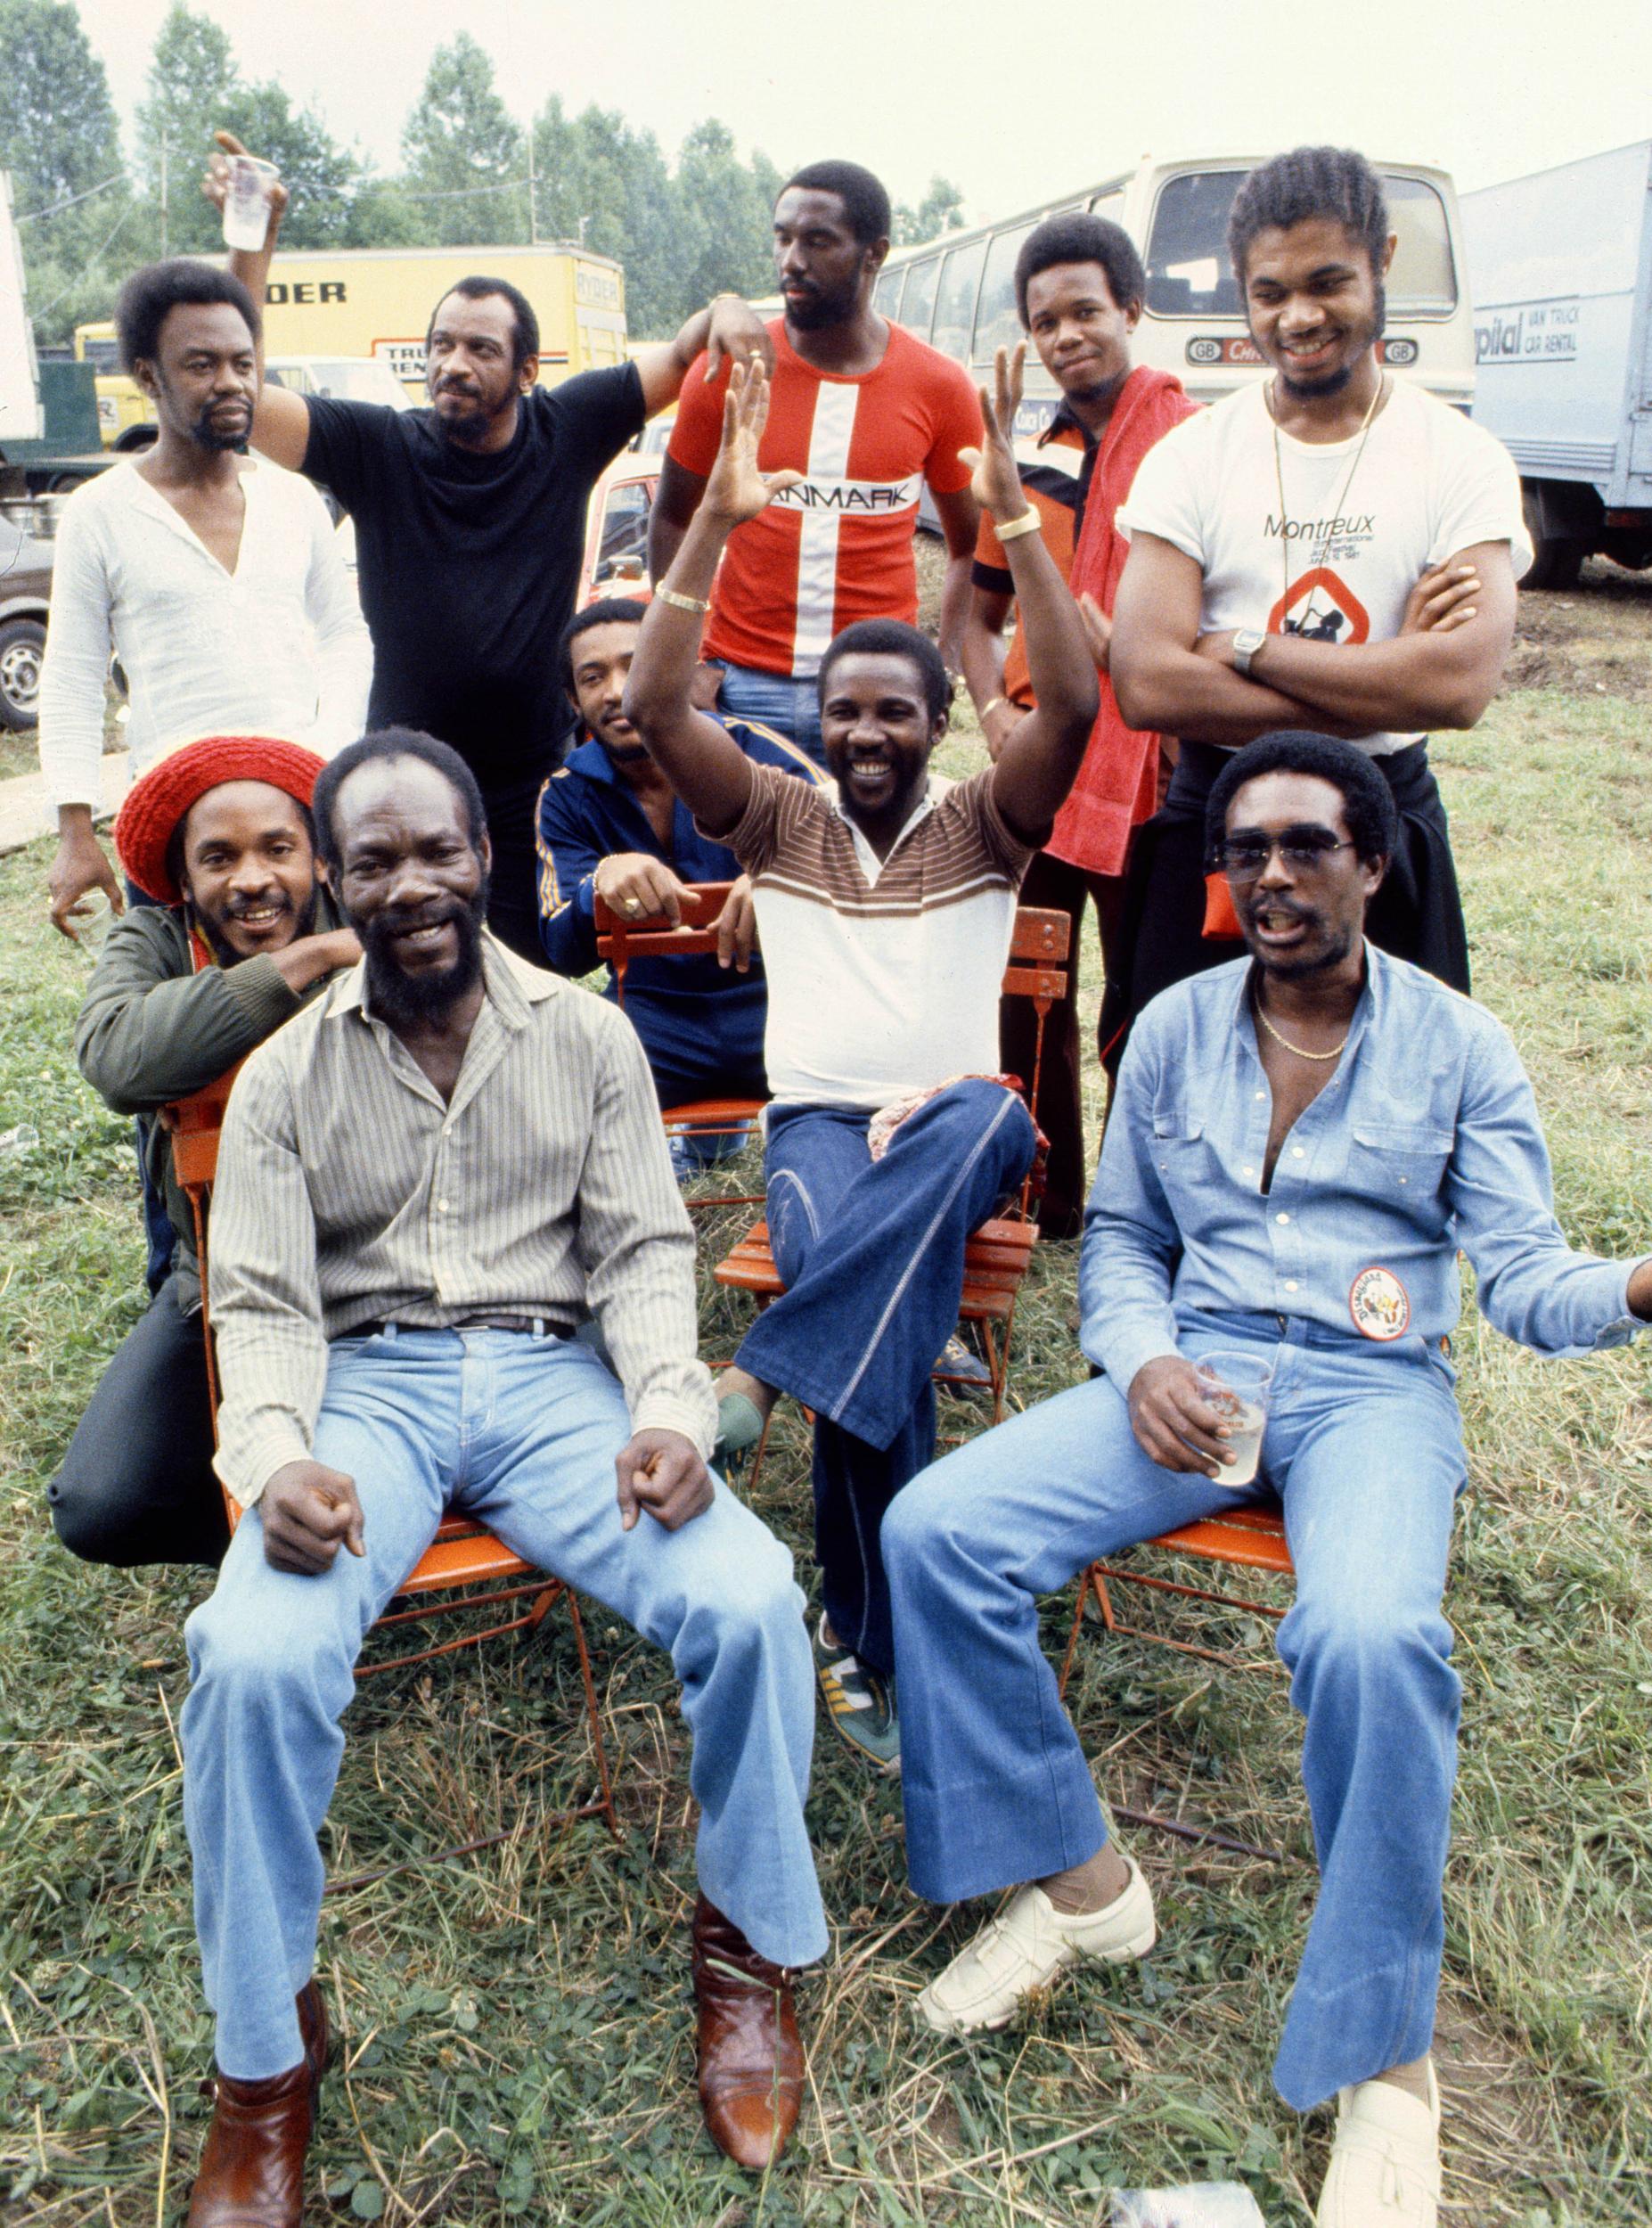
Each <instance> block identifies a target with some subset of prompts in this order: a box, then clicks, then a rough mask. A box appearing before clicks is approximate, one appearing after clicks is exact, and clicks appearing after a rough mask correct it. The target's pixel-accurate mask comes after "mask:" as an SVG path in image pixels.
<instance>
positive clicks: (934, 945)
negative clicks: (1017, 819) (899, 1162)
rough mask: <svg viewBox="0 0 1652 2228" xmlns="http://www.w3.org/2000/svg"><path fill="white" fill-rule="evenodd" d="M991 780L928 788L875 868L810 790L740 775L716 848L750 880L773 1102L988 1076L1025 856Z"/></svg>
mask: <svg viewBox="0 0 1652 2228" xmlns="http://www.w3.org/2000/svg"><path fill="white" fill-rule="evenodd" d="M995 782H996V772H995V769H994V768H990V767H989V768H988V769H987V770H986V771H985V772H983V773H980V774H972V775H971V776H970V778H969V780H968V781H964V782H957V783H956V784H955V785H951V784H949V785H947V786H946V787H945V788H944V787H943V786H942V785H941V784H940V783H939V782H936V781H934V780H933V779H932V780H931V782H930V784H929V787H928V790H927V791H926V793H925V795H924V796H923V798H922V799H921V800H920V803H919V804H918V805H917V807H915V809H914V810H913V812H912V817H911V818H910V819H909V820H908V821H907V823H906V825H905V826H904V828H903V829H902V830H901V832H900V834H899V835H898V836H897V837H896V840H895V842H894V845H893V846H892V847H891V848H890V851H889V855H888V856H887V858H883V859H880V858H879V856H878V855H877V853H876V852H875V851H874V850H873V849H872V848H871V844H870V843H869V842H868V841H867V840H866V838H865V836H864V835H863V832H862V831H861V830H860V829H859V828H857V827H856V826H855V823H854V821H853V820H851V819H850V817H849V815H847V813H846V812H845V811H844V809H843V807H842V806H841V805H840V804H839V803H838V802H836V801H835V800H834V799H832V798H830V797H829V796H828V795H827V794H826V792H825V791H824V790H818V789H811V788H810V787H809V785H808V783H807V782H794V781H792V780H791V779H790V778H789V776H788V775H786V774H780V773H777V772H776V771H775V769H774V768H773V767H772V766H753V767H752V769H751V796H750V799H749V801H748V804H747V807H746V809H745V811H744V812H743V813H742V814H741V815H740V819H739V821H738V822H737V823H735V825H734V827H733V828H732V830H731V831H730V832H729V833H728V834H727V835H726V836H725V837H724V842H726V843H727V844H728V846H729V848H730V849H731V850H732V852H733V853H734V856H735V857H736V858H738V859H739V861H740V864H741V865H742V866H743V867H744V868H745V869H746V872H748V874H749V875H750V876H751V897H752V904H753V905H754V906H755V908H756V915H757V930H758V934H759V937H760V938H761V940H762V944H763V965H764V971H765V973H766V974H767V976H768V979H769V1012H768V1024H767V1030H766V1034H765V1039H764V1048H763V1057H764V1064H765V1067H766V1068H767V1069H768V1073H769V1089H770V1090H771V1091H772V1092H773V1094H774V1098H775V1100H776V1102H777V1103H781V1102H787V1101H791V1102H823V1103H825V1104H828V1105H833V1106H855V1107H867V1108H872V1107H879V1106H887V1105H888V1104H889V1102H890V1101H891V1100H894V1099H898V1098H903V1097H904V1096H905V1094H907V1093H908V1092H911V1091H932V1090H934V1089H935V1088H936V1086H937V1085H940V1084H943V1083H945V1082H946V1081H947V1080H948V1078H949V1077H953V1076H959V1075H970V1074H975V1075H990V1074H992V1073H993V1071H994V1069H996V1068H997V1066H998V1064H999V1059H998V991H999V984H1000V982H1001V980H1002V976H1003V971H1004V962H1005V961H1006V960H1007V959H1008V958H1009V956H1010V935H1011V932H1012V931H1013V930H1014V927H1015V904H1016V892H1017V890H1018V889H1019V887H1020V883H1021V878H1022V876H1023V875H1024V874H1025V873H1026V867H1027V862H1028V860H1029V859H1030V858H1031V857H1032V853H1031V852H1030V851H1029V850H1028V848H1027V847H1026V844H1024V843H1022V842H1019V841H1018V840H1017V838H1016V837H1015V835H1014V834H1013V833H1012V832H1011V831H1010V827H1009V826H1008V824H1007V823H1006V822H1005V820H1004V817H1003V815H1002V813H1001V812H1000V811H999V809H998V803H997V799H996V797H995V796H994V787H995ZM789 789H795V790H797V796H796V797H795V798H793V797H789V796H788V795H787V794H786V791H787V790H789Z"/></svg>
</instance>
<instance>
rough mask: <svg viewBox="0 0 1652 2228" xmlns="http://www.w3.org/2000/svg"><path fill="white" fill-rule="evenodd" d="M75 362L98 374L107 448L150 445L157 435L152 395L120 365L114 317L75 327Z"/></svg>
mask: <svg viewBox="0 0 1652 2228" xmlns="http://www.w3.org/2000/svg"><path fill="white" fill-rule="evenodd" d="M75 361H76V363H77V364H90V365H91V366H92V367H93V369H94V372H95V373H97V430H98V435H99V438H101V439H102V444H103V446H104V447H105V448H112V449H120V450H123V451H124V450H127V449H135V448H148V447H149V446H151V443H152V442H153V440H154V438H155V413H154V409H153V407H152V405H151V402H150V399H149V397H148V396H147V395H146V394H145V393H144V392H143V389H142V388H141V387H140V386H139V385H138V383H137V381H136V380H135V379H134V378H133V377H132V376H131V375H130V373H127V372H123V371H122V370H121V368H120V343H119V340H116V338H115V327H114V324H113V322H112V320H105V321H104V322H103V323H102V324H90V325H77V326H76V327H75Z"/></svg>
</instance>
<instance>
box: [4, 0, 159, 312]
mask: <svg viewBox="0 0 1652 2228" xmlns="http://www.w3.org/2000/svg"><path fill="white" fill-rule="evenodd" d="M0 54H4V57H5V66H4V71H0V168H4V169H6V170H9V171H10V173H11V176H12V207H13V209H14V210H15V212H16V215H17V217H19V219H20V225H19V235H18V236H19V238H20V241H21V243H22V250H23V262H24V272H25V276H26V278H27V281H28V287H29V307H30V309H31V310H32V312H33V313H34V316H35V324H36V338H37V340H40V341H41V342H43V343H44V342H53V341H59V340H66V339H67V338H68V337H69V335H70V332H72V331H73V329H74V326H75V325H76V324H77V323H78V322H79V321H80V320H82V319H83V318H85V317H87V316H92V315H100V314H101V313H102V308H103V307H104V306H105V304H106V300H107V298H108V297H109V296H110V295H111V294H112V292H113V289H114V283H115V281H114V277H113V274H112V273H113V266H111V264H110V260H109V258H110V256H115V257H119V255H120V238H121V234H122V233H123V232H124V231H125V230H127V228H128V227H129V225H130V223H131V218H132V203H131V195H130V188H129V186H128V184H127V178H126V175H125V170H124V168H123V165H122V163H121V160H120V147H119V131H118V127H117V124H116V118H115V110H114V104H113V102H111V101H110V97H109V80H108V78H107V77H106V76H105V74H104V70H103V65H102V62H101V61H99V60H98V59H97V57H96V55H95V54H94V53H93V52H92V49H91V47H90V46H89V45H87V43H86V33H85V32H84V31H83V30H82V29H81V27H80V19H79V17H78V15H77V14H76V12H75V10H74V8H73V6H72V5H71V4H70V0H0ZM110 179H113V180H114V181H115V183H114V184H109V183H108V181H109V180H110ZM100 189H101V190H100ZM82 197H84V198H82ZM71 203H72V206H65V204H71ZM111 235H112V236H111Z"/></svg>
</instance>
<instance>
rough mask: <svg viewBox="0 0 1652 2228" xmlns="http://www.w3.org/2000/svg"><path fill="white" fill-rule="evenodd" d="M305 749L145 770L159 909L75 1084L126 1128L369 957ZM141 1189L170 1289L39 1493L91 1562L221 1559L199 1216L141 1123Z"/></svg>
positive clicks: (81, 1036) (146, 924)
mask: <svg viewBox="0 0 1652 2228" xmlns="http://www.w3.org/2000/svg"><path fill="white" fill-rule="evenodd" d="M321 768H322V761H321V759H320V758H317V757H316V756H315V753H314V752H313V751H310V750H305V749H300V748H299V746H298V745H297V744H296V743H291V742H282V741H275V740H274V739H266V738H265V737H262V736H256V735H213V736H209V737H207V738H206V739H204V740H203V741H200V742H193V743H190V744H189V745H187V746H186V747H185V748H184V749H182V750H178V751H175V752H174V753H173V754H172V755H171V756H170V757H168V758H162V759H161V760H160V762H159V765H157V766H151V769H150V770H149V772H148V773H147V774H144V775H143V777H142V779H141V780H140V781H138V782H136V783H135V785H134V787H133V789H132V790H131V791H130V792H129V794H128V795H127V800H126V802H125V804H124V805H123V806H122V807H121V810H120V816H119V819H118V820H117V822H116V823H115V848H116V849H117V851H118V852H119V855H120V859H121V864H123V866H124V867H125V869H126V872H127V874H128V875H129V876H130V877H131V879H132V881H133V882H134V883H135V885H136V887H137V888H138V889H141V890H142V891H143V894H144V895H145V897H151V898H153V899H155V900H156V902H155V904H154V905H135V906H134V907H133V908H132V909H131V911H129V912H128V913H124V914H123V915H122V916H121V918H120V919H119V920H118V921H117V922H115V923H114V925H113V927H112V928H111V929H110V932H109V936H108V938H107V940H106V941H105V943H104V946H103V949H102V955H101V956H100V958H99V960H98V963H97V967H96V969H95V971H94V974H93V977H92V981H91V984H90V986H89V987H88V989H87V991H86V998H85V1000H84V1001H83V1003H82V1005H81V1008H80V1013H79V1017H78V1020H77V1021H76V1024H75V1055H76V1058H77V1059H78V1061H79V1064H80V1071H81V1073H82V1074H83V1075H84V1076H85V1077H86V1080H87V1082H88V1083H90V1084H91V1085H93V1086H94V1089H95V1090H96V1091H98V1092H99V1093H100V1094H101V1095H102V1097H103V1098H104V1099H105V1100H106V1101H107V1102H108V1103H109V1104H110V1106H111V1107H112V1108H113V1109H114V1110H115V1111H116V1113H118V1114H154V1113H156V1112H157V1111H158V1110H159V1109H160V1108H161V1107H163V1106H165V1105H167V1104H168V1102H170V1101H171V1100H174V1099H177V1098H181V1097H183V1096H184V1095H185V1094H187V1093H189V1092H192V1091H198V1090H200V1088H201V1087H202V1085H206V1084H209V1083H211V1082H213V1081H214V1080H215V1079H216V1078H217V1077H219V1076H221V1075H222V1074H223V1073H224V1072H225V1069H229V1068H233V1067H234V1066H235V1065H236V1063H237V1062H238V1061H241V1060H242V1059H244V1058H245V1057H246V1055H247V1053H249V1052H250V1051H251V1050H252V1048H253V1046H254V1045H255V1044H260V1043H262V1041H263V1040H264V1038H265V1037H266V1036H269V1035H270V1034H271V1033H272V1031H274V1030H275V1029H277V1028H280V1027H281V1025H282V1022H283V1021H285V1020H289V1019H290V1016H291V1015H293V1014H295V1013H296V1012H298V1011H299V1007H300V1006H301V1005H303V1004H304V1003H305V1002H306V1000H307V998H308V996H309V995H310V994H311V992H312V991H313V990H315V988H316V987H317V986H318V985H320V984H321V983H322V982H323V981H324V980H325V979H326V978H327V977H328V976H329V975H331V973H332V972H333V971H334V970H335V969H337V968H339V967H346V966H349V965H351V964H352V963H353V962H355V961H356V959H357V958H359V957H360V946H358V945H357V943H356V938H355V937H354V935H353V934H352V933H351V931H350V930H348V929H344V928H340V927H339V925H338V916H337V914H336V913H335V912H334V911H333V910H332V907H331V900H330V899H329V897H327V895H326V893H325V891H324V889H323V887H322V885H321V884H320V882H319V881H317V879H316V874H315V848H314V844H313V841H312V831H311V826H310V812H309V805H310V792H311V790H313V789H314V787H315V776H316V775H317V774H319V773H320V771H321ZM147 1134H148V1139H149V1174H150V1177H151V1182H152V1183H153V1184H154V1185H155V1186H156V1188H157V1190H159V1191H163V1192H164V1193H165V1195H166V1199H167V1203H168V1209H169V1211H170V1215H171V1220H172V1225H173V1229H174V1231H175V1232H176V1240H177V1242H176V1249H175V1253H174V1257H173V1267H172V1274H171V1276H170V1278H169V1279H168V1282H166V1283H164V1284H163V1285H162V1286H161V1288H160V1290H159V1291H158V1292H157V1293H156V1295H155V1297H154V1298H153V1299H152V1300H151V1304H150V1306H149V1308H148V1311H147V1312H146V1313H145V1314H144V1315H143V1316H141V1317H140V1318H139V1320H138V1322H137V1323H135V1325H134V1326H133V1328H132V1329H131V1330H130V1331H128V1332H127V1336H126V1337H125V1339H122V1341H121V1343H120V1345H119V1347H118V1348H117V1350H116V1352H115V1355H114V1357H113V1359H112V1360H111V1361H110V1364H109V1367H108V1368H107V1370H105V1372H104V1373H103V1376H102V1380H100V1382H99V1384H98V1388H97V1390H96V1391H95V1392H94V1394H93V1396H92V1400H91V1404H90V1405H89V1406H88V1407H87V1409H86V1413H85V1415H84V1416H82V1418H81V1419H80V1423H79V1427H78V1429H77V1430H76V1432H75V1436H74V1438H73V1439H72V1440H71V1441H70V1447H69V1452H68V1454H67V1455H66V1456H65V1458H64V1461H63V1466H62V1468H61V1470H59V1472H58V1474H57V1476H56V1478H55V1479H53V1482H52V1485H51V1487H49V1489H48V1492H47V1499H48V1500H49V1502H50V1503H51V1508H52V1521H53V1525H54V1526H55V1527H56V1529H57V1535H58V1537H59V1538H60V1539H61V1541H62V1543H63V1544H64V1545H65V1546H66V1547H68V1548H69V1549H70V1551H71V1552H73V1553H75V1554H77V1555H79V1556H81V1557H83V1558H84V1559H85V1560H86V1561H88V1562H106V1563H115V1564H119V1565H122V1566H131V1565H133V1564H136V1563H151V1562H201V1563H210V1564H217V1562H218V1560H220V1559H221V1557H222V1555H223V1553H224V1550H225V1545H226V1544H227V1542H228V1538H229V1532H228V1527H227V1524H226V1522H225V1513H224V1497H223V1494H222V1491H221V1489H220V1487H219V1486H218V1482H217V1478H216V1477H215V1476H214V1474H213V1469H212V1448H213V1435H212V1413H211V1405H210V1401H209V1395H208V1387H207V1369H206V1350H205V1346H204V1343H203V1340H202V1338H201V1326H200V1274H199V1271H198V1268H197V1266H196V1261H195V1246H194V1232H193V1225H192V1219H191V1215H190V1209H189V1203H188V1201H187V1200H186V1199H185V1198H184V1194H183V1192H181V1191H180V1189H179V1187H178V1185H177V1183H176V1180H175V1177H174V1175H173V1169H172V1149H171V1138H170V1135H169V1133H168V1130H167V1128H166V1126H165V1125H164V1123H163V1122H159V1121H157V1122H154V1123H152V1124H151V1125H149V1126H148V1131H147Z"/></svg>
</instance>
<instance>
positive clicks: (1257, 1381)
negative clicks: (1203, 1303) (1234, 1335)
mask: <svg viewBox="0 0 1652 2228" xmlns="http://www.w3.org/2000/svg"><path fill="white" fill-rule="evenodd" d="M1194 1368H1195V1370H1196V1372H1197V1373H1198V1380H1199V1390H1200V1391H1201V1392H1202V1393H1203V1394H1204V1396H1205V1398H1206V1400H1207V1401H1208V1402H1209V1404H1210V1405H1211V1406H1212V1407H1213V1408H1214V1409H1215V1410H1216V1411H1217V1413H1219V1414H1220V1416H1221V1418H1222V1421H1223V1423H1224V1424H1225V1425H1226V1426H1227V1428H1228V1430H1229V1432H1230V1434H1231V1437H1230V1438H1229V1439H1228V1443H1227V1446H1228V1451H1227V1454H1226V1457H1225V1459H1224V1460H1223V1462H1222V1465H1221V1467H1220V1468H1219V1469H1218V1470H1217V1472H1216V1477H1215V1482H1216V1484H1217V1485H1219V1486H1248V1485H1249V1484H1251V1483H1252V1481H1253V1480H1254V1479H1255V1475H1256V1467H1257V1464H1258V1462H1260V1461H1261V1458H1262V1435H1263V1432H1264V1430H1265V1429H1266V1428H1267V1421H1268V1400H1269V1397H1270V1395H1271V1393H1272V1388H1273V1364H1272V1362H1270V1361H1268V1360H1266V1359H1265V1358H1264V1356H1261V1355H1259V1354H1246V1353H1241V1352H1239V1351H1238V1350H1236V1349H1227V1350H1223V1351H1222V1352H1219V1353H1215V1354H1206V1355H1201V1356H1200V1357H1199V1359H1198V1362H1196V1363H1195V1364H1194Z"/></svg>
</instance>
